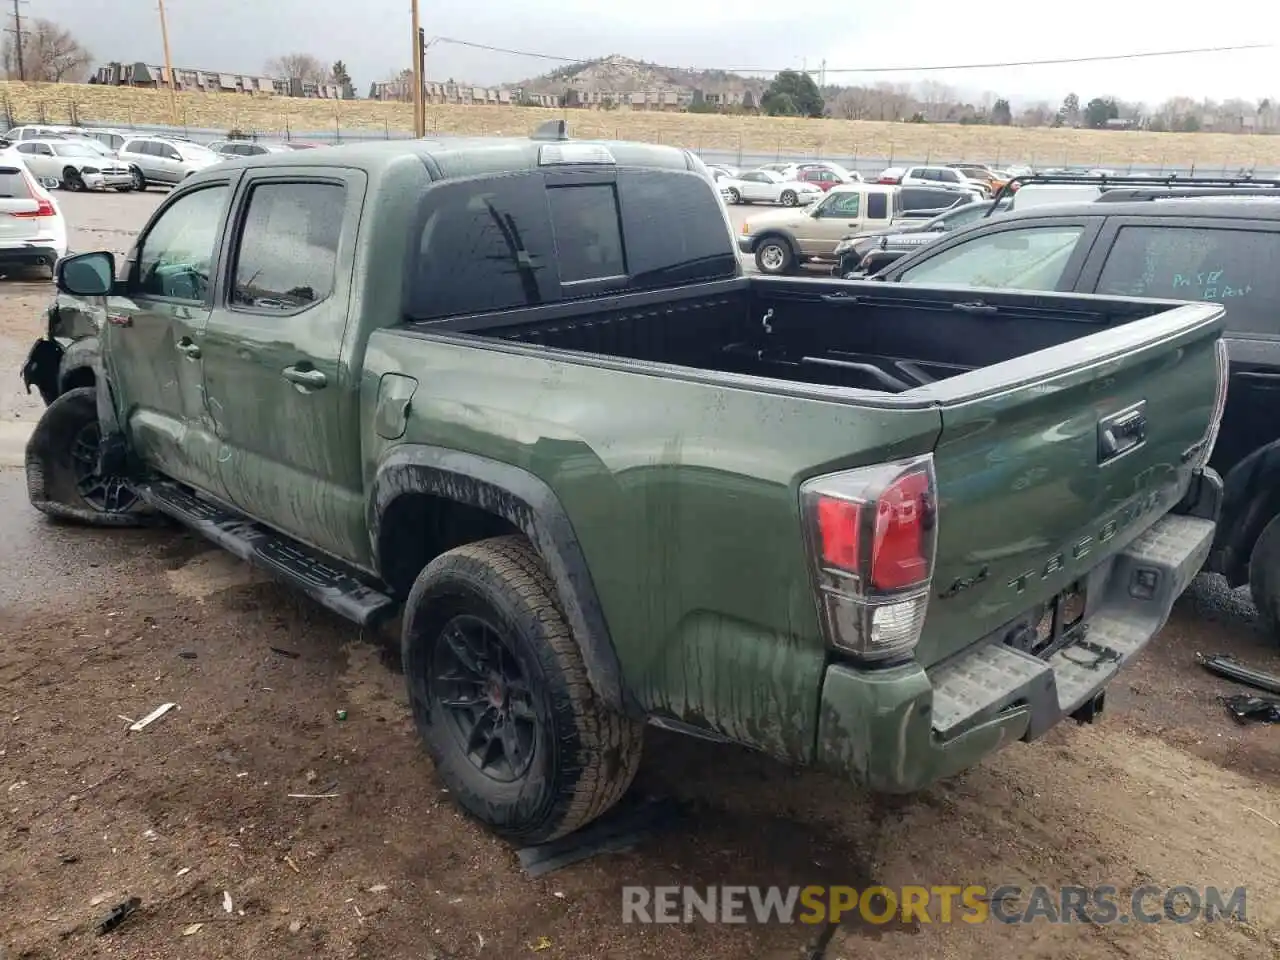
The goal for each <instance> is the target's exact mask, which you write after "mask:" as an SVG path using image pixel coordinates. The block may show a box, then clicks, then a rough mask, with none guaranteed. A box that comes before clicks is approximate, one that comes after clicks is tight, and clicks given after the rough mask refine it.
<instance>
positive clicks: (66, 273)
mask: <svg viewBox="0 0 1280 960" xmlns="http://www.w3.org/2000/svg"><path fill="white" fill-rule="evenodd" d="M115 277H116V258H115V256H114V255H113V254H110V253H106V252H102V253H77V254H74V255H72V256H69V257H63V258H62V259H61V260H59V261H58V262H57V264H56V265H55V266H54V268H53V280H54V283H55V284H57V287H58V289H59V290H60V291H62V292H63V293H69V294H71V295H72V296H76V297H105V296H107V295H108V294H110V293H111V287H112V285H113V284H114V283H115Z"/></svg>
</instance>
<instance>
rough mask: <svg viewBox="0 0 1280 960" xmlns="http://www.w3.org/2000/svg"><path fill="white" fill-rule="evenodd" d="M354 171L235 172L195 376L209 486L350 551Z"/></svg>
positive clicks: (332, 547)
mask: <svg viewBox="0 0 1280 960" xmlns="http://www.w3.org/2000/svg"><path fill="white" fill-rule="evenodd" d="M365 182H366V180H365V175H364V174H363V173H362V172H359V171H354V170H344V169H340V168H331V169H330V168H325V169H318V168H315V167H310V168H293V167H268V168H259V169H256V170H249V171H246V173H245V175H244V178H243V180H242V182H241V184H240V188H239V190H238V191H237V196H236V201H235V204H234V209H235V214H234V216H233V218H232V221H231V229H230V230H229V231H228V239H227V244H228V258H227V259H228V269H227V272H226V285H225V289H224V290H223V291H222V295H221V296H220V297H219V298H218V301H217V303H216V305H215V308H214V310H213V313H212V314H211V316H210V318H209V325H208V331H207V336H206V338H205V348H204V386H205V393H206V396H207V398H208V401H207V402H208V406H209V414H210V416H211V418H212V420H213V423H214V424H215V427H216V430H217V438H218V442H219V451H218V459H219V468H220V475H221V480H222V484H223V486H224V487H225V489H226V491H227V493H228V495H229V497H230V499H231V501H232V502H233V503H235V504H236V505H237V506H238V507H240V509H242V510H243V511H244V512H245V513H247V514H249V515H250V516H252V517H255V518H258V519H261V520H263V521H264V522H267V523H269V524H270V525H271V526H273V527H276V528H277V529H280V530H282V531H283V532H285V533H287V534H289V535H290V536H293V537H295V538H296V539H298V540H301V541H303V542H305V543H310V544H311V545H313V546H316V547H319V548H320V549H322V550H325V551H328V552H330V553H333V554H336V555H338V556H341V557H344V558H347V559H351V560H354V561H356V562H362V561H363V560H365V559H366V558H367V555H368V552H369V542H368V535H367V533H366V531H365V518H364V497H363V477H362V472H361V456H360V426H359V420H358V417H359V396H360V392H359V391H360V383H359V370H358V369H356V370H353V369H352V368H351V362H352V361H351V358H350V357H344V356H343V337H344V334H345V332H346V329H347V322H348V307H349V305H350V300H351V282H352V265H353V263H354V258H355V245H356V228H357V226H358V223H359V216H360V207H361V204H362V202H363V200H364V191H365Z"/></svg>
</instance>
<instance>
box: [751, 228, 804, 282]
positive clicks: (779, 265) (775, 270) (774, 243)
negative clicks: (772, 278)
mask: <svg viewBox="0 0 1280 960" xmlns="http://www.w3.org/2000/svg"><path fill="white" fill-rule="evenodd" d="M794 261H795V257H794V255H793V254H792V252H791V245H790V244H789V243H787V241H785V240H783V239H782V238H781V237H765V239H763V240H761V241H760V244H759V245H758V246H757V247H756V267H757V268H758V269H759V270H760V272H761V273H771V274H782V273H788V272H789V271H790V270H791V265H792V263H793V262H794Z"/></svg>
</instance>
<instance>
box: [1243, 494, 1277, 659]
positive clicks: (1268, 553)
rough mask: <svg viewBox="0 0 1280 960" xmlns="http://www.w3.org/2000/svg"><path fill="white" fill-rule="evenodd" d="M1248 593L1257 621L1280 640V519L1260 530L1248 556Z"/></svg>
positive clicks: (1273, 520) (1272, 521) (1274, 637)
mask: <svg viewBox="0 0 1280 960" xmlns="http://www.w3.org/2000/svg"><path fill="white" fill-rule="evenodd" d="M1249 593H1250V594H1252V596H1253V604H1254V606H1255V607H1257V608H1258V620H1259V621H1260V622H1261V624H1262V626H1263V627H1264V628H1265V629H1266V631H1267V632H1268V633H1270V634H1271V636H1272V638H1273V639H1277V640H1280V517H1275V518H1273V519H1272V520H1271V522H1270V523H1268V524H1267V525H1266V527H1264V528H1263V530H1262V535H1261V536H1259V537H1258V542H1257V543H1255V544H1254V545H1253V552H1252V553H1250V554H1249Z"/></svg>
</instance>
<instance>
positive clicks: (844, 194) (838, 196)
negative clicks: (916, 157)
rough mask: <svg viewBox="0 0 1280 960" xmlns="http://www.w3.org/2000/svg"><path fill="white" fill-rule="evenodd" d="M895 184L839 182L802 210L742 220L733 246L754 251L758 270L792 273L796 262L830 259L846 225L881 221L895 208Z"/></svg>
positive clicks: (890, 217) (873, 224)
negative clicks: (822, 196)
mask: <svg viewBox="0 0 1280 960" xmlns="http://www.w3.org/2000/svg"><path fill="white" fill-rule="evenodd" d="M898 202H899V195H898V190H897V189H896V188H895V187H890V186H883V185H881V184H878V183H844V184H840V185H839V186H837V187H833V188H832V190H831V191H830V192H829V193H828V194H827V195H826V196H825V197H824V198H823V199H822V200H821V201H819V202H818V203H815V204H813V205H812V206H809V207H807V208H805V209H804V210H773V211H769V212H766V213H761V214H759V215H752V216H750V217H748V218H747V219H746V220H745V221H743V224H742V228H741V233H740V234H739V236H738V251H739V252H740V253H743V254H746V255H747V256H752V257H755V261H756V268H757V269H758V270H759V271H760V272H761V273H768V274H775V275H778V274H787V273H793V272H795V271H796V270H797V268H799V266H800V265H801V264H804V263H810V262H813V261H830V260H832V259H833V258H834V255H835V248H836V244H838V243H839V242H840V238H841V237H843V236H845V235H846V234H848V233H849V232H850V231H859V230H874V229H876V228H878V227H887V226H888V225H889V224H890V223H892V222H893V218H894V217H895V216H896V215H897V214H898V212H899V210H898Z"/></svg>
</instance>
